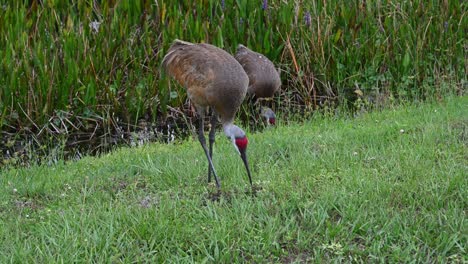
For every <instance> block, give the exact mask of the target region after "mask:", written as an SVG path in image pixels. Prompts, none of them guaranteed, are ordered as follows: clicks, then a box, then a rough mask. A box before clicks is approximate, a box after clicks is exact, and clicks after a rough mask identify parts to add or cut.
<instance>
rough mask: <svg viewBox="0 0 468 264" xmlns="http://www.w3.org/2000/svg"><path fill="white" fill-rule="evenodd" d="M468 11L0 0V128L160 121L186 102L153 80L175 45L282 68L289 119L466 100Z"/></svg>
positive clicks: (383, 5) (423, 6)
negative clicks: (298, 111)
mask: <svg viewBox="0 0 468 264" xmlns="http://www.w3.org/2000/svg"><path fill="white" fill-rule="evenodd" d="M2 2H3V1H2ZM466 12H467V6H466V3H465V1H422V0H414V1H404V2H401V1H391V0H387V1H385V0H378V1H339V0H332V1H299V0H296V1H278V0H276V1H267V0H264V1H241V0H222V1H215V0H198V1H191V2H190V1H169V0H165V1H158V0H156V1H144V0H142V1H131V0H121V1H77V0H71V1H58V0H49V1H36V0H33V1H16V2H11V1H7V2H6V3H5V2H3V3H2V4H1V6H0V47H1V48H0V129H2V130H3V129H9V130H12V129H13V130H17V129H22V128H28V129H31V130H36V131H39V130H40V129H41V127H43V126H44V124H46V123H48V122H50V120H51V117H54V116H57V115H58V113H59V112H60V111H65V112H66V113H67V114H71V116H72V117H71V120H70V122H73V116H75V117H78V116H79V117H81V118H90V119H96V117H100V118H104V119H105V118H106V117H107V116H112V117H118V118H119V119H120V120H122V122H125V123H127V124H136V123H137V121H138V120H139V119H147V120H149V121H158V120H162V119H164V118H165V117H166V116H167V114H168V107H171V108H183V106H184V104H185V103H186V101H187V100H186V95H185V92H184V90H183V89H182V88H181V87H178V86H176V85H174V84H173V83H170V82H169V81H168V79H167V78H166V77H165V76H163V75H161V68H160V62H161V59H162V57H163V56H164V53H165V51H166V50H167V49H168V47H169V45H170V43H171V42H172V41H173V39H174V38H179V39H184V40H188V41H192V42H209V43H212V44H214V45H217V46H220V47H222V48H224V49H226V50H227V51H229V52H231V53H233V52H234V51H235V48H236V46H237V44H239V43H243V44H244V45H247V46H249V47H250V48H252V49H253V50H256V51H258V52H261V53H264V54H265V55H266V56H268V57H269V58H270V59H271V60H272V61H273V62H274V63H275V64H277V65H278V67H279V68H280V69H281V71H282V79H283V86H282V92H281V93H280V94H279V95H278V98H277V100H276V101H277V102H278V108H281V110H282V111H285V112H287V111H290V110H291V108H293V107H295V106H299V107H301V108H304V109H308V110H311V111H312V110H314V109H317V108H319V107H321V106H323V105H326V104H327V102H338V103H342V104H343V105H353V104H355V103H356V101H359V102H362V101H366V102H369V103H370V104H378V103H381V102H380V101H385V100H395V99H402V100H421V99H425V98H428V97H442V96H444V95H446V94H447V93H463V92H464V88H465V86H466V75H467V68H466V63H465V60H466V54H465V49H466V40H465V35H466V32H467V26H466V25H468V23H467V22H468V21H466V20H467V19H466ZM326 99H328V100H326Z"/></svg>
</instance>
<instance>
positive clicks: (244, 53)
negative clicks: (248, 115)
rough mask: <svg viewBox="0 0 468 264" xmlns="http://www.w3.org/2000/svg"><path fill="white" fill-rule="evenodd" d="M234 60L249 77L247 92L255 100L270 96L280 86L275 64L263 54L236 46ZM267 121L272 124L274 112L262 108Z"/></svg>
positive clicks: (242, 46)
mask: <svg viewBox="0 0 468 264" xmlns="http://www.w3.org/2000/svg"><path fill="white" fill-rule="evenodd" d="M235 58H236V60H237V61H238V62H239V63H240V64H241V65H242V67H243V69H244V70H245V72H246V73H247V76H248V77H249V86H248V93H249V94H251V95H253V96H254V97H255V98H256V99H257V100H258V99H264V98H272V97H273V96H274V94H275V92H277V91H278V90H279V88H280V86H281V79H280V76H279V73H278V71H277V70H276V68H275V65H274V64H273V63H272V62H271V61H270V60H269V59H268V58H267V57H266V56H264V55H262V54H260V53H257V52H254V51H252V50H250V49H248V48H247V47H245V46H244V45H241V44H240V45H239V46H238V47H237V52H236V55H235ZM262 116H264V117H265V118H266V119H267V121H268V123H270V124H274V122H275V118H276V117H275V114H274V112H273V111H272V110H271V109H270V108H268V109H266V110H265V109H263V110H262Z"/></svg>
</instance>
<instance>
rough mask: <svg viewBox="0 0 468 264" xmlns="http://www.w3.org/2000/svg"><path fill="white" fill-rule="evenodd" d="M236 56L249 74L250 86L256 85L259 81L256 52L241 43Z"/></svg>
mask: <svg viewBox="0 0 468 264" xmlns="http://www.w3.org/2000/svg"><path fill="white" fill-rule="evenodd" d="M234 57H235V58H236V60H237V61H238V62H239V63H240V65H242V68H244V71H245V73H247V76H249V87H253V86H255V84H256V83H257V74H256V72H257V70H256V65H255V61H256V58H255V54H253V52H252V51H250V50H249V49H248V48H247V47H245V46H244V45H242V44H239V46H237V52H236V55H235V56H234Z"/></svg>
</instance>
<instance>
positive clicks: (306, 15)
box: [304, 11, 310, 26]
mask: <svg viewBox="0 0 468 264" xmlns="http://www.w3.org/2000/svg"><path fill="white" fill-rule="evenodd" d="M304 22H305V24H306V25H307V26H310V12H309V11H307V12H306V13H305V15H304Z"/></svg>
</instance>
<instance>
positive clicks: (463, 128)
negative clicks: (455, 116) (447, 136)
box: [449, 119, 468, 145]
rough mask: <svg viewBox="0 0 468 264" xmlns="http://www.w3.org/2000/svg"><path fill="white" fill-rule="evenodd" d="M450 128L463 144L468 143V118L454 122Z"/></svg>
mask: <svg viewBox="0 0 468 264" xmlns="http://www.w3.org/2000/svg"><path fill="white" fill-rule="evenodd" d="M449 127H450V130H451V131H452V133H453V134H454V135H455V136H456V137H457V139H458V141H460V143H462V144H463V145H468V119H463V120H458V121H455V122H452V123H451V124H450V125H449Z"/></svg>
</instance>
